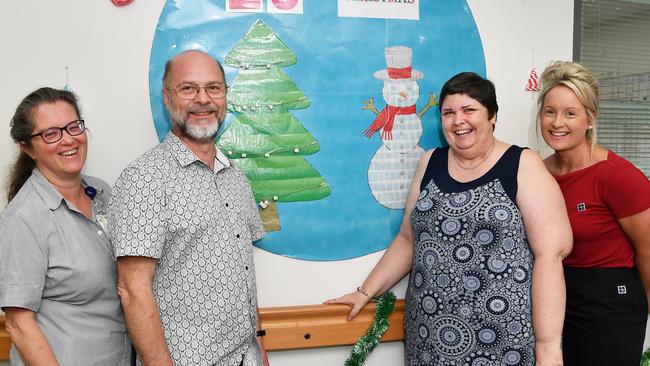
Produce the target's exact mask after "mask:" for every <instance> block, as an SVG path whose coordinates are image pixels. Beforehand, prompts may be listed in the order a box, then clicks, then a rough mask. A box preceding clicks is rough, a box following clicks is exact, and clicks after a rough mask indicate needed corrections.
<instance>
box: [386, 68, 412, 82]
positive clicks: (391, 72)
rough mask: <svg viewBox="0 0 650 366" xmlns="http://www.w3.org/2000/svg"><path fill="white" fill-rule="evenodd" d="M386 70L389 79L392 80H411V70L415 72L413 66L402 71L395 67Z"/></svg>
mask: <svg viewBox="0 0 650 366" xmlns="http://www.w3.org/2000/svg"><path fill="white" fill-rule="evenodd" d="M386 70H388V77H389V78H391V79H410V78H411V70H413V68H412V67H411V66H408V67H403V68H400V69H398V68H395V67H388V68H386Z"/></svg>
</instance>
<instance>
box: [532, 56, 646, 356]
mask: <svg viewBox="0 0 650 366" xmlns="http://www.w3.org/2000/svg"><path fill="white" fill-rule="evenodd" d="M541 79H542V92H541V94H540V96H539V101H538V108H539V111H538V112H539V115H538V118H539V126H540V130H541V134H542V136H543V138H544V140H545V141H546V143H547V144H548V145H549V146H550V147H551V148H553V150H555V153H554V154H552V155H551V156H549V157H548V158H546V160H545V161H544V163H545V164H546V168H547V169H548V170H549V171H550V172H551V174H553V176H554V177H555V179H556V180H557V182H558V184H559V185H560V188H561V189H562V193H563V194H564V199H565V202H566V207H567V210H568V213H569V219H570V221H571V227H572V229H573V251H572V252H571V254H570V255H569V256H568V257H567V258H566V259H565V260H564V271H565V278H566V284H567V310H566V317H565V321H564V331H563V355H564V362H565V365H567V366H573V365H607V366H611V365H617V366H626V365H630V366H632V365H634V366H638V365H639V361H640V357H641V353H642V351H643V350H642V347H643V340H644V337H645V328H646V321H647V311H648V301H647V297H646V296H647V295H646V292H647V291H646V290H648V289H650V182H649V181H648V178H647V177H646V176H645V175H644V174H643V173H642V172H641V171H640V170H639V169H637V168H636V167H635V166H634V165H632V163H630V162H628V161H627V160H625V159H623V158H621V157H620V156H618V155H616V154H615V153H613V152H612V151H609V150H607V149H606V148H604V147H602V146H599V145H597V144H596V117H597V115H598V83H597V81H596V78H595V77H594V76H593V75H592V74H591V73H590V72H589V71H588V70H587V69H586V68H584V67H583V66H581V65H580V64H577V63H574V62H565V61H559V62H555V63H553V64H551V65H550V66H549V67H547V68H546V70H544V73H543V74H542V78H541Z"/></svg>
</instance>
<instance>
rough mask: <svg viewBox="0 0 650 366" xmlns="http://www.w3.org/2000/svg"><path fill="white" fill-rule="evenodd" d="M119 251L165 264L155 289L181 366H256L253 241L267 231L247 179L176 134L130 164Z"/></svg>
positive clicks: (118, 202) (115, 223) (117, 231)
mask: <svg viewBox="0 0 650 366" xmlns="http://www.w3.org/2000/svg"><path fill="white" fill-rule="evenodd" d="M109 220H110V222H111V231H112V234H113V247H114V251H115V255H116V256H117V257H121V256H142V257H150V258H156V259H158V264H157V267H156V271H155V274H154V278H153V292H154V295H155V297H156V300H157V302H158V308H159V310H160V317H161V321H162V326H163V330H164V335H165V339H166V341H167V346H168V348H169V351H170V353H171V356H172V358H173V360H174V364H175V365H208V366H210V365H228V366H230V365H239V364H240V362H241V361H242V359H243V358H245V359H246V360H245V362H244V365H248V364H250V365H255V364H257V362H258V361H257V360H258V359H259V352H258V351H257V347H256V345H255V328H256V308H257V301H256V287H255V270H254V267H253V248H252V241H254V240H258V239H260V238H261V237H262V236H263V234H264V229H263V227H262V224H261V221H260V218H259V213H258V211H257V207H256V204H255V201H254V199H253V195H252V192H251V189H250V186H249V184H248V181H247V180H246V176H245V175H244V174H243V173H242V172H241V171H240V170H238V169H237V168H235V167H234V166H233V165H231V163H230V162H229V160H228V159H227V158H226V157H225V155H224V154H223V153H222V152H221V151H219V150H217V156H216V159H215V166H214V171H213V170H211V169H210V168H209V167H208V166H207V165H206V164H205V163H203V162H202V161H200V160H199V159H198V158H197V157H196V156H195V155H194V154H193V153H192V152H191V151H190V150H189V149H188V147H187V146H186V145H185V144H183V143H182V142H181V140H179V139H178V137H176V136H175V135H174V134H172V133H170V134H169V135H168V136H167V138H166V139H165V141H163V142H162V143H161V144H159V145H158V146H156V147H154V148H152V149H151V150H149V151H148V152H146V153H145V154H144V155H143V156H142V157H140V158H138V159H137V160H135V161H134V162H133V163H131V164H130V165H129V166H128V167H127V168H126V169H125V170H124V171H123V172H122V174H121V176H120V177H119V178H118V180H117V182H116V183H115V187H114V190H113V192H112V195H111V202H110V211H109Z"/></svg>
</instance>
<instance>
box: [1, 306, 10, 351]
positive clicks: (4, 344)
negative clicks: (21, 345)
mask: <svg viewBox="0 0 650 366" xmlns="http://www.w3.org/2000/svg"><path fill="white" fill-rule="evenodd" d="M9 348H11V339H10V338H9V333H7V330H6V329H5V316H4V315H1V316H0V360H8V359H9Z"/></svg>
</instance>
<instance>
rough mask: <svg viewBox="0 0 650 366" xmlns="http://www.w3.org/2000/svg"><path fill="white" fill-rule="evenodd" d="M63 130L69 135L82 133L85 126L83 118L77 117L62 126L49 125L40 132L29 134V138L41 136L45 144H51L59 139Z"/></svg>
mask: <svg viewBox="0 0 650 366" xmlns="http://www.w3.org/2000/svg"><path fill="white" fill-rule="evenodd" d="M63 130H65V131H66V132H67V133H68V135H70V136H78V135H81V134H82V133H84V131H85V130H86V126H85V125H84V120H83V119H78V120H74V121H72V122H70V123H68V124H67V125H65V126H64V127H51V128H48V129H45V130H43V131H41V132H38V133H35V134H33V135H31V136H29V138H34V137H36V136H41V138H42V139H43V141H45V143H46V144H53V143H55V142H57V141H59V140H61V138H62V137H63Z"/></svg>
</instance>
